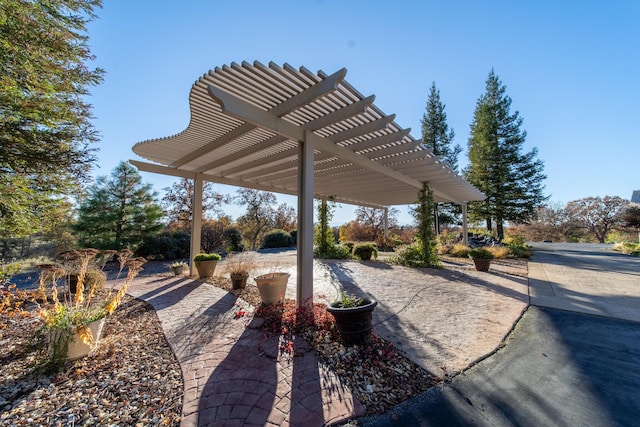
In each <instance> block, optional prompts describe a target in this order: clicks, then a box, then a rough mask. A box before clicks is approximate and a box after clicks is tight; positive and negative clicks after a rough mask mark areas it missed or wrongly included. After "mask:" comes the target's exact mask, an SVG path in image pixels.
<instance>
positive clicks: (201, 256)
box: [193, 253, 222, 262]
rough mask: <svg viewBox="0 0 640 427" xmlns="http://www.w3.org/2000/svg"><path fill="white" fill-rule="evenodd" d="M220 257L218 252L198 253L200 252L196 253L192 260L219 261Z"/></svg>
mask: <svg viewBox="0 0 640 427" xmlns="http://www.w3.org/2000/svg"><path fill="white" fill-rule="evenodd" d="M221 259H222V257H221V256H220V255H218V254H215V253H213V254H203V253H200V254H198V255H196V256H195V257H194V258H193V261H194V262H198V261H220V260H221Z"/></svg>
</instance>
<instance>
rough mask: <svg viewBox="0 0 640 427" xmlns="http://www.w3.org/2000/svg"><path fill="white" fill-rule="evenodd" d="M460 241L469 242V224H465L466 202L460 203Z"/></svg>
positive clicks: (466, 243)
mask: <svg viewBox="0 0 640 427" xmlns="http://www.w3.org/2000/svg"><path fill="white" fill-rule="evenodd" d="M462 243H464V244H465V245H468V244H469V226H468V224H467V203H466V202H463V203H462Z"/></svg>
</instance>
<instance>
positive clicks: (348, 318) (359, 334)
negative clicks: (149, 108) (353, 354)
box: [327, 292, 378, 346]
mask: <svg viewBox="0 0 640 427" xmlns="http://www.w3.org/2000/svg"><path fill="white" fill-rule="evenodd" d="M376 305H378V302H377V301H375V300H371V299H367V298H359V297H356V296H355V295H353V294H347V293H346V292H342V294H341V295H340V298H339V299H337V300H336V301H334V302H332V303H331V304H329V306H328V307H327V311H328V312H329V313H331V314H332V315H333V317H334V318H335V319H336V327H337V328H338V331H339V332H340V336H341V337H342V342H343V344H344V345H345V346H351V345H363V344H366V343H368V342H369V340H370V338H371V330H372V326H371V319H372V316H373V309H374V308H376Z"/></svg>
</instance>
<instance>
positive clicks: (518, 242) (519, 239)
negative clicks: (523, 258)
mask: <svg viewBox="0 0 640 427" xmlns="http://www.w3.org/2000/svg"><path fill="white" fill-rule="evenodd" d="M502 243H504V244H505V245H507V246H512V247H518V248H526V247H527V241H526V240H525V238H524V236H520V235H515V234H508V235H506V236H505V238H504V239H502Z"/></svg>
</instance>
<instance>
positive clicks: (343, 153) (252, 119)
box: [208, 86, 422, 188]
mask: <svg viewBox="0 0 640 427" xmlns="http://www.w3.org/2000/svg"><path fill="white" fill-rule="evenodd" d="M208 90H209V94H210V95H211V96H212V97H213V98H214V99H215V100H217V101H218V103H219V104H220V105H221V107H222V111H223V112H224V113H225V114H229V115H231V116H233V117H236V118H238V119H240V120H243V121H246V122H249V123H252V124H254V125H257V126H260V127H262V128H265V129H269V130H271V131H272V132H275V133H277V134H280V135H283V136H285V137H287V138H290V139H293V140H295V141H301V140H303V138H304V134H305V130H304V129H302V128H301V127H298V126H296V125H294V124H292V123H289V122H288V121H286V120H283V119H281V118H279V117H277V116H275V115H274V114H272V113H270V112H268V111H264V110H261V109H260V108H257V107H254V106H253V105H251V104H249V103H248V102H246V101H243V100H242V99H240V98H238V97H236V96H234V95H231V94H230V93H228V92H225V91H223V90H221V89H219V88H216V87H213V86H209V88H208ZM390 117H392V116H387V117H386V120H389V118H390ZM308 138H309V140H311V141H312V142H313V145H314V147H316V148H317V149H319V150H321V151H325V152H329V153H332V154H335V155H336V156H338V157H341V158H343V159H346V160H349V161H350V162H353V163H355V164H357V165H360V166H363V167H365V168H366V169H371V170H374V171H376V172H378V173H381V174H383V175H387V176H389V177H392V178H394V179H396V180H398V181H400V182H404V183H405V184H409V185H412V186H413V187H415V188H421V185H422V184H421V183H420V181H418V180H416V179H413V178H410V177H408V176H406V175H403V174H401V173H398V172H396V171H394V170H393V169H391V168H389V167H386V166H384V165H381V164H379V163H377V162H373V161H371V160H369V159H367V158H366V157H363V156H361V155H360V154H357V153H354V152H353V151H351V150H349V149H347V148H344V147H341V146H339V145H336V144H335V143H333V142H332V141H327V140H325V139H324V138H321V137H319V136H317V135H315V134H314V133H309V134H308Z"/></svg>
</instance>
